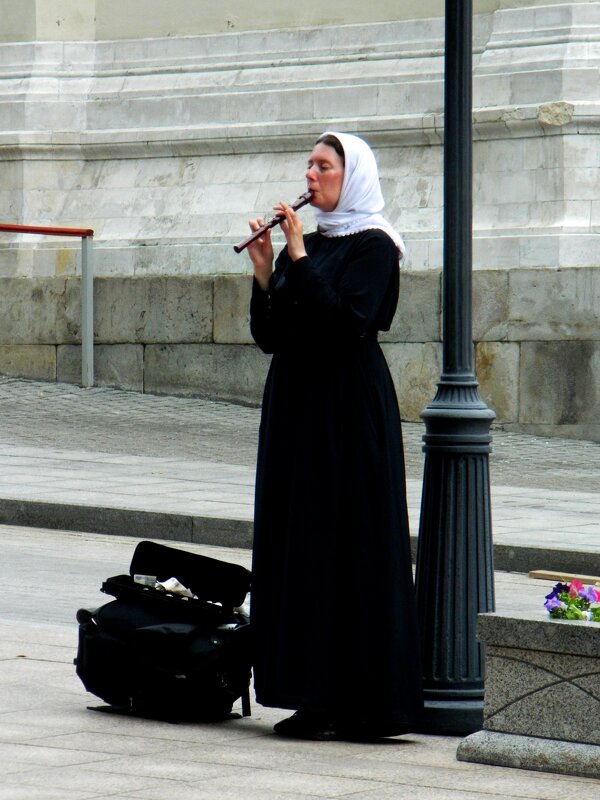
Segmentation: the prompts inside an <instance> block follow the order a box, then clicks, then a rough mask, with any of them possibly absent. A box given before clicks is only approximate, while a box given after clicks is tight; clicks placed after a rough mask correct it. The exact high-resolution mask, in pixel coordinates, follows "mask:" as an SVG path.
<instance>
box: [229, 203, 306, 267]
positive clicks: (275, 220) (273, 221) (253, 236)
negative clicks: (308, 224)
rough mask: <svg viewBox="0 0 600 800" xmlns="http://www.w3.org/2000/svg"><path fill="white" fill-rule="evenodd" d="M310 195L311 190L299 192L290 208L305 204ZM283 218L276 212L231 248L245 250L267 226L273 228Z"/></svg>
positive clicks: (300, 206)
mask: <svg viewBox="0 0 600 800" xmlns="http://www.w3.org/2000/svg"><path fill="white" fill-rule="evenodd" d="M311 197H312V192H310V191H308V192H304V194H301V195H300V197H299V198H298V199H297V200H294V202H293V203H292V204H291V205H290V208H292V209H293V210H294V211H297V210H298V209H299V208H302V206H305V205H306V204H307V203H310V198H311ZM283 219H284V216H283V214H276V215H275V216H274V217H273V218H272V219H270V220H269V221H268V222H265V224H264V225H263V226H262V227H260V228H259V229H258V230H257V231H254V233H252V234H251V235H250V236H249V237H248V238H247V239H244V241H243V242H240V243H239V244H234V245H233V249H234V250H235V252H236V253H241V252H242V250H245V249H246V248H247V247H248V245H249V244H252V242H254V241H255V240H256V239H258V238H259V237H260V236H262V235H263V233H264V232H265V231H268V230H269V228H274V227H275V225H279V223H280V222H282V220H283Z"/></svg>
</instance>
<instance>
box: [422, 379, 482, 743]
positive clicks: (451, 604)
mask: <svg viewBox="0 0 600 800" xmlns="http://www.w3.org/2000/svg"><path fill="white" fill-rule="evenodd" d="M494 416H495V415H494V412H493V411H491V410H490V409H489V408H487V406H486V405H485V403H484V402H483V401H482V400H481V399H480V397H479V394H478V392H477V383H476V381H475V380H474V378H473V379H472V380H471V381H469V382H468V383H462V384H461V383H457V382H453V381H444V380H443V379H442V381H441V382H440V384H439V385H438V392H437V395H436V397H435V398H434V400H433V401H432V403H430V405H428V406H427V408H426V409H425V410H424V411H423V413H422V417H423V420H424V422H425V426H426V433H425V435H424V437H423V442H424V446H423V449H424V451H425V469H424V479H423V495H422V501H421V519H420V528H419V545H418V552H417V571H416V588H417V603H418V609H419V624H420V628H421V634H422V637H423V664H424V673H423V681H424V696H425V713H424V717H423V729H424V730H427V731H428V732H430V733H439V734H446V735H449V734H454V735H466V734H469V733H473V732H474V731H477V730H480V728H481V727H482V723H483V690H484V658H483V653H482V651H481V647H480V645H479V643H478V642H477V637H476V624H477V615H478V614H479V613H480V612H485V611H493V609H494V573H493V556H492V537H491V507H490V506H491V504H490V489H489V452H490V441H491V436H490V432H489V431H490V425H491V422H492V420H493V419H494Z"/></svg>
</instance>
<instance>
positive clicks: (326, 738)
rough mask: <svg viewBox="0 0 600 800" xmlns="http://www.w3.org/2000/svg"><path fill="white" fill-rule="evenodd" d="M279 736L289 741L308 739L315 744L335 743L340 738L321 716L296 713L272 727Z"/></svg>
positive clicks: (301, 712)
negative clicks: (287, 738) (285, 737)
mask: <svg viewBox="0 0 600 800" xmlns="http://www.w3.org/2000/svg"><path fill="white" fill-rule="evenodd" d="M273 730H274V731H275V733H276V734H278V735H279V736H287V737H289V738H290V739H309V740H311V741H315V742H337V741H339V740H340V739H341V738H342V737H341V736H340V734H339V732H338V730H337V728H336V726H335V725H334V724H333V722H331V721H330V720H328V719H327V718H326V717H324V716H323V714H311V713H309V712H306V711H296V713H295V714H293V715H292V716H291V717H288V718H287V719H283V720H281V722H278V723H277V724H276V725H274V726H273Z"/></svg>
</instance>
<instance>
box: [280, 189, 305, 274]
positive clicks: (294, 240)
mask: <svg viewBox="0 0 600 800" xmlns="http://www.w3.org/2000/svg"><path fill="white" fill-rule="evenodd" d="M275 211H276V212H277V213H278V214H283V217H284V219H283V222H282V223H281V230H282V231H283V234H284V236H285V239H286V242H287V247H288V254H289V256H290V258H291V259H292V261H298V259H299V258H304V256H305V255H306V250H305V249H304V236H303V228H302V223H301V222H300V217H299V216H298V215H297V214H296V212H295V211H294V209H293V208H291V207H290V206H288V205H287V203H279V205H277V206H275Z"/></svg>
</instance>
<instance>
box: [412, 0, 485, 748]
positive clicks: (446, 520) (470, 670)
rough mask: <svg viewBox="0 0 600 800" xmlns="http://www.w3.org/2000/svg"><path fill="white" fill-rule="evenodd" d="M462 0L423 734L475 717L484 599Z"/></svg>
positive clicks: (429, 471) (452, 28) (425, 552)
mask: <svg viewBox="0 0 600 800" xmlns="http://www.w3.org/2000/svg"><path fill="white" fill-rule="evenodd" d="M472 16H473V14H472V3H471V0H446V44H445V78H444V85H445V96H444V268H443V295H442V296H443V368H442V374H441V377H440V381H439V383H438V389H437V393H436V395H435V397H434V399H433V400H432V402H431V403H430V404H429V405H428V406H427V407H426V408H425V410H424V411H423V413H422V418H423V421H424V423H425V431H426V432H425V435H424V436H423V442H424V445H423V450H424V452H425V467H424V476H423V494H422V500H421V521H420V530H419V546H418V552H417V571H416V588H417V600H418V606H419V622H420V625H421V634H422V638H423V665H424V667H423V669H424V675H423V680H424V690H425V716H424V722H423V727H424V729H425V730H427V731H428V732H431V733H447V734H461V735H462V734H468V733H472V732H474V731H476V730H479V729H480V728H481V726H482V720H483V682H484V674H483V658H482V652H481V647H480V645H479V644H478V642H477V637H476V618H477V614H478V613H479V612H483V611H492V610H493V608H494V573H493V560H492V542H491V511H490V489H489V452H490V442H491V436H490V425H491V422H492V420H493V419H494V416H495V415H494V412H493V411H491V410H490V409H489V408H488V407H487V406H486V404H485V403H484V402H483V400H482V399H481V398H480V396H479V393H478V391H477V380H476V378H475V371H474V365H473V360H474V359H473V340H472V321H471V301H472V291H471V285H472V281H471V269H472V268H471V249H472V230H471V228H472V155H471V150H472V146H471V139H472V119H471V117H472V110H471V104H472V92H471V80H472V58H471V48H472Z"/></svg>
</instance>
